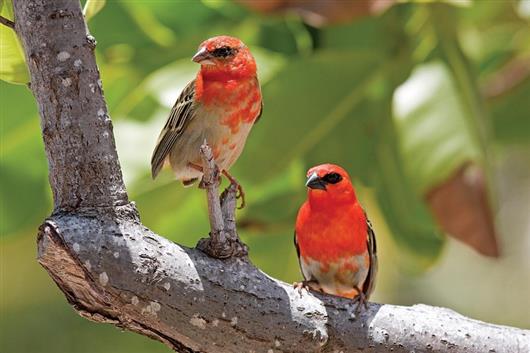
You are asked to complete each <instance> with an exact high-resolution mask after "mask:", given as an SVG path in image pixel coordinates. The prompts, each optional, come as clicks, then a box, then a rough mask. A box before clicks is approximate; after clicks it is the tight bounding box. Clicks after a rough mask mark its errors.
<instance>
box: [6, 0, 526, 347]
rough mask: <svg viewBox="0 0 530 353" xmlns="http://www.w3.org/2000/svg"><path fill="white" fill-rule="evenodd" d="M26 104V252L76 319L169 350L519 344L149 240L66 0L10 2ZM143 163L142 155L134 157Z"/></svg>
mask: <svg viewBox="0 0 530 353" xmlns="http://www.w3.org/2000/svg"><path fill="white" fill-rule="evenodd" d="M15 26H16V30H17V32H18V34H19V36H20V38H21V39H22V42H23V46H24V48H25V52H26V58H27V61H28V64H29V69H30V74H31V89H32V91H33V93H34V95H35V97H36V99H37V102H38V104H39V108H40V115H41V121H42V131H43V137H44V143H45V146H46V152H47V155H48V160H49V167H50V184H51V187H52V190H53V195H54V200H55V209H54V212H53V214H52V215H51V216H50V217H49V218H48V219H47V220H46V221H45V222H44V224H43V225H42V226H41V227H40V230H39V236H38V259H39V262H40V263H41V264H42V265H43V266H44V267H45V268H46V269H47V271H48V273H49V274H50V276H51V277H52V278H53V280H54V281H55V282H56V283H57V285H58V286H59V288H60V289H61V291H62V292H63V293H64V294H65V296H66V298H67V300H68V302H69V303H70V304H71V305H72V306H73V307H74V308H75V309H76V310H77V311H78V312H79V313H80V314H81V315H82V316H84V317H86V318H88V319H91V320H94V321H97V322H106V323H112V324H114V325H116V326H119V327H122V328H124V329H128V330H131V331H135V332H138V333H140V334H143V335H146V336H149V337H152V338H154V339H157V340H159V341H161V342H164V343H165V344H167V345H168V346H169V347H171V348H173V349H174V350H176V351H180V352H237V353H241V352H256V353H257V352H267V353H269V352H318V351H324V352H337V353H338V352H358V351H363V352H388V351H393V352H469V353H479V352H480V353H483V352H497V353H501V352H506V353H514V352H520V353H523V352H524V353H527V352H530V332H529V331H527V330H522V329H517V328H510V327H504V326H498V325H492V324H487V323H483V322H480V321H476V320H472V319H469V318H466V317H464V316H461V315H459V314H457V313H455V312H453V311H451V310H448V309H444V308H436V307H430V306H426V305H414V306H412V307H402V306H394V305H380V304H373V303H372V304H370V305H369V308H368V309H367V310H366V311H363V313H362V314H361V315H360V316H358V317H355V316H354V314H353V313H354V311H353V309H354V308H353V307H352V305H351V302H350V301H348V300H346V299H342V298H337V297H333V296H326V295H320V294H314V293H311V294H309V293H307V292H303V295H302V296H300V295H299V293H298V292H297V291H295V290H294V289H293V288H292V287H291V286H290V285H287V284H285V283H282V282H279V281H277V280H275V279H273V278H270V277H268V276H267V275H265V274H264V273H262V272H261V271H259V270H258V269H257V268H255V267H254V266H253V265H252V264H251V263H249V262H248V261H247V260H245V258H244V257H243V258H239V257H238V258H234V257H232V258H228V259H224V260H219V259H214V258H212V257H209V256H207V255H205V254H204V253H203V252H201V251H199V250H196V249H188V248H184V247H181V246H179V245H177V244H174V243H172V242H170V241H168V240H167V239H165V238H163V237H161V236H158V235H156V234H154V233H153V232H151V231H150V230H149V229H147V228H146V227H145V226H143V225H142V224H141V223H140V220H139V217H138V213H137V211H136V209H135V207H134V205H133V204H132V203H129V202H128V199H127V194H126V192H125V187H124V184H123V180H122V175H121V171H120V167H119V162H118V157H117V153H116V150H115V146H114V139H113V133H112V125H111V122H110V118H109V116H108V115H107V109H106V104H105V101H104V98H103V93H102V89H101V81H100V79H99V73H98V70H97V67H96V63H95V59H94V54H93V48H94V43H95V42H94V40H93V38H92V37H91V36H89V35H88V34H87V33H88V32H87V28H86V25H85V22H84V20H83V17H82V14H81V8H80V5H79V3H78V2H76V1H71V0H53V1H51V0H50V1H45V0H31V1H30V0H16V1H15ZM146 163H147V162H146Z"/></svg>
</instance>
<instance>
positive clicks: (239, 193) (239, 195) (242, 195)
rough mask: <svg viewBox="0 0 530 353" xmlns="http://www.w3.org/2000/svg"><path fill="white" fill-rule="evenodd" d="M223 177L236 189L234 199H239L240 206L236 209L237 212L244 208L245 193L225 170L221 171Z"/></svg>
mask: <svg viewBox="0 0 530 353" xmlns="http://www.w3.org/2000/svg"><path fill="white" fill-rule="evenodd" d="M222 173H223V175H224V176H225V177H226V178H227V179H228V180H229V181H230V184H234V185H235V186H236V187H237V194H236V198H237V199H241V205H239V206H238V207H237V209H238V210H240V209H242V208H244V207H245V204H246V203H245V192H244V191H243V187H242V186H241V184H239V182H238V181H237V180H236V178H234V177H233V176H232V175H230V173H228V172H227V171H226V170H223V172H222Z"/></svg>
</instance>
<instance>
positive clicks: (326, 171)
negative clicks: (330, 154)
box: [305, 164, 357, 204]
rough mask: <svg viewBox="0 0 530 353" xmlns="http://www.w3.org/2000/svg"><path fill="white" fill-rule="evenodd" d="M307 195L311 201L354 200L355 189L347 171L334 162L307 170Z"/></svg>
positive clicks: (322, 202) (339, 201) (323, 202)
mask: <svg viewBox="0 0 530 353" xmlns="http://www.w3.org/2000/svg"><path fill="white" fill-rule="evenodd" d="M305 185H306V186H307V188H308V197H309V201H310V202H311V203H316V204H326V203H328V202H331V203H335V204H340V203H342V202H355V201H356V200H357V198H356V196H355V190H354V188H353V185H352V183H351V180H350V176H349V175H348V173H347V172H346V171H345V170H344V169H342V168H341V167H339V166H338V165H335V164H321V165H317V166H316V167H313V168H311V169H309V170H308V172H307V181H306V184H305Z"/></svg>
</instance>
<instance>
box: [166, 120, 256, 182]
mask: <svg viewBox="0 0 530 353" xmlns="http://www.w3.org/2000/svg"><path fill="white" fill-rule="evenodd" d="M192 124H193V125H194V126H193V125H192ZM252 125H253V123H241V125H240V128H239V130H238V131H237V132H235V133H234V132H233V131H231V129H230V128H228V127H226V126H222V125H220V124H219V123H218V119H216V118H215V117H212V116H211V115H210V116H209V115H207V114H205V115H203V117H202V118H198V119H194V120H192V121H191V122H190V126H188V128H187V129H186V130H187V134H186V138H184V136H183V137H182V138H180V139H179V141H177V143H176V144H175V148H174V149H173V150H172V151H171V153H170V155H169V161H170V163H171V167H172V169H173V172H174V174H175V178H176V179H177V180H189V179H193V178H201V177H202V172H200V171H199V170H197V169H196V168H193V167H190V164H193V165H197V166H202V164H201V156H200V152H199V150H200V147H201V145H202V144H203V143H204V141H206V142H207V143H208V144H209V145H210V147H211V148H212V151H213V154H214V158H215V161H216V163H217V166H218V167H219V168H220V169H221V170H228V169H229V168H230V167H231V166H232V165H233V164H234V163H235V161H236V160H237V159H238V158H239V155H240V154H241V152H242V151H243V147H244V146H245V142H246V139H247V137H248V134H249V132H250V129H251V128H252Z"/></svg>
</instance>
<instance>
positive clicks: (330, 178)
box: [322, 173, 342, 184]
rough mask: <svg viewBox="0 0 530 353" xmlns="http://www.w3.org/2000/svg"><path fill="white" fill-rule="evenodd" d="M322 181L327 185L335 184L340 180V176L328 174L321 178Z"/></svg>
mask: <svg viewBox="0 0 530 353" xmlns="http://www.w3.org/2000/svg"><path fill="white" fill-rule="evenodd" d="M322 180H324V181H325V182H326V183H328V184H337V183H338V182H339V181H341V180H342V175H340V174H339V173H328V174H326V175H324V177H322Z"/></svg>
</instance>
